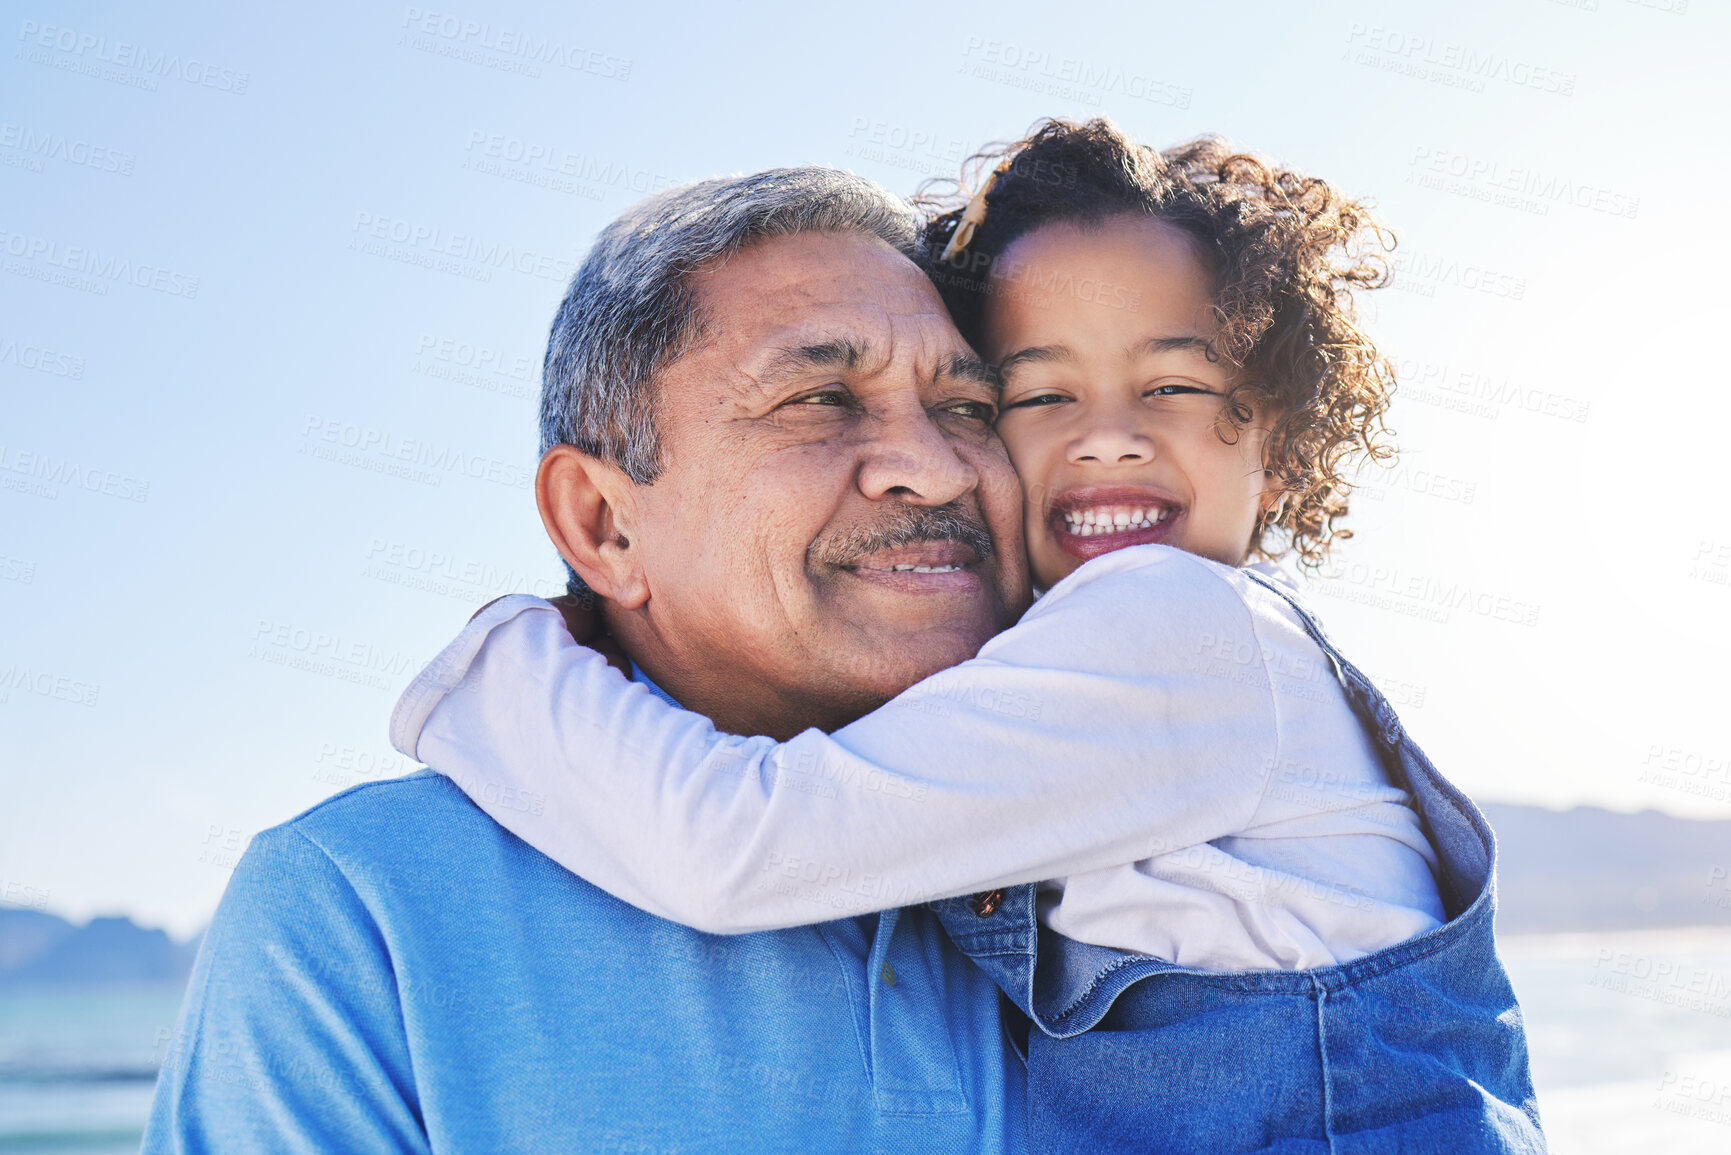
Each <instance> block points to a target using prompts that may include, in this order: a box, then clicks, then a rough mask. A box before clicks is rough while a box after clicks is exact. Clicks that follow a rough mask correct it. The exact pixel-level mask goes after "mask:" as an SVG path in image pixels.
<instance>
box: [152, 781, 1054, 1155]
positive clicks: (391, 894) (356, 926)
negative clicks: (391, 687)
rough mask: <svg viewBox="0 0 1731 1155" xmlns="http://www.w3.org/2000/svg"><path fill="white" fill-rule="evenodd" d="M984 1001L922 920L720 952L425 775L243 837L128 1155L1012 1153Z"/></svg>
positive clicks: (1010, 1096) (809, 931) (738, 939)
mask: <svg viewBox="0 0 1731 1155" xmlns="http://www.w3.org/2000/svg"><path fill="white" fill-rule="evenodd" d="M1025 1080H1026V1071H1025V1068H1024V1067H1023V1065H1022V1062H1021V1060H1020V1059H1019V1058H1018V1057H1017V1055H1016V1053H1015V1051H1014V1049H1013V1048H1012V1046H1011V1045H1010V1043H1009V1041H1008V1039H1007V1037H1006V1033H1005V1031H1004V1029H1003V1023H1002V1020H1001V1015H1000V1003H999V996H998V989H997V987H996V986H994V985H993V983H992V981H991V979H989V978H987V977H986V975H985V974H984V973H983V972H981V971H980V969H979V968H978V967H976V966H975V965H974V964H973V963H971V962H970V961H968V959H967V958H965V957H964V956H963V955H961V954H960V953H959V952H958V951H957V950H956V949H955V947H954V946H952V945H951V943H950V941H949V939H948V938H947V937H946V936H945V934H944V932H943V930H942V929H941V928H940V927H939V925H938V923H937V921H936V919H935V917H934V916H933V915H932V914H931V913H930V912H929V911H927V910H925V909H922V908H910V909H907V910H901V911H889V912H887V913H885V914H883V915H882V916H880V917H879V919H878V921H877V922H876V924H875V926H874V925H873V924H872V923H871V921H869V920H864V921H862V920H855V919H843V920H840V921H837V922H832V923H825V924H821V925H818V926H810V927H800V928H797V929H793V930H785V931H774V932H768V933H763V934H751V935H739V936H731V937H723V936H714V935H706V934H703V933H700V932H698V931H694V930H689V929H687V928H685V927H682V926H678V925H676V924H674V923H671V922H667V921H664V920H662V919H659V918H656V917H654V916H653V915H648V914H644V913H643V912H641V911H639V910H637V909H635V908H633V907H630V906H627V905H626V904H624V903H622V902H619V901H618V900H616V899H614V898H612V897H610V896H608V895H607V894H605V893H603V892H602V891H600V890H597V889H596V888H595V887H593V886H591V885H589V884H588V883H586V882H584V881H583V880H582V879H580V878H578V877H577V876H575V875H573V874H571V873H570V872H568V871H566V870H564V869H563V868H562V867H560V866H558V865H556V864H555V863H554V862H552V861H551V860H550V859H548V858H546V857H545V856H543V855H542V854H541V853H540V852H538V851H536V850H533V849H531V848H530V847H529V846H528V845H527V844H525V843H524V842H522V841H520V840H519V839H518V838H516V837H515V836H514V835H512V834H510V833H509V832H507V831H506V830H504V829H503V828H502V827H500V826H499V825H498V824H497V823H495V822H494V821H493V820H492V819H491V818H489V817H487V815H486V814H484V813H483V812H482V811H481V810H479V809H478V808H477V807H476V806H475V805H474V803H472V802H470V801H469V799H468V797H467V796H466V795H465V794H464V793H463V791H462V790H461V789H459V788H458V787H457V786H456V785H454V784H453V783H452V782H451V781H449V780H448V779H446V778H444V777H442V776H440V775H438V774H434V773H432V772H430V771H422V772H420V773H418V774H413V775H410V776H408V777H406V778H397V779H391V780H388V781H383V782H373V783H367V784H364V785H360V786H356V787H354V788H353V789H350V790H347V791H345V792H343V793H341V794H338V795H336V796H334V797H332V798H330V799H328V800H326V801H324V802H322V803H320V804H319V805H317V806H315V807H313V808H312V809H311V810H308V811H307V812H306V813H304V814H302V815H300V816H299V817H297V818H295V819H293V820H291V821H289V822H287V823H285V824H283V825H281V826H278V827H275V828H273V829H270V830H266V831H264V832H263V833H261V834H260V835H258V837H256V838H255V839H253V842H252V845H251V847H250V848H249V849H248V850H247V852H246V855H245V856H244V857H243V858H242V860H241V862H240V864H239V865H238V866H237V867H236V868H235V872H234V877H233V880H232V881H231V882H230V884H229V887H228V891H227V893H226V894H225V895H224V897H223V900H222V904H221V906H220V907H219V908H218V910H217V913H216V917H215V920H214V921H213V922H212V924H211V927H210V930H209V932H208V933H207V934H206V936H205V940H204V945H203V947H202V949H201V950H200V953H199V959H198V963H197V966H196V967H195V969H194V971H193V976H192V982H191V985H190V987H189V989H188V992H187V996H186V1003H185V1005H184V1007H183V1008H182V1010H181V1018H180V1023H179V1026H178V1028H177V1030H176V1038H175V1041H174V1044H173V1046H172V1048H171V1050H170V1053H169V1055H168V1057H167V1060H166V1062H165V1063H164V1066H163V1071H162V1077H161V1080H160V1082H159V1083H158V1085H157V1091H156V1100H155V1103H154V1105H153V1108H152V1112H151V1118H150V1123H149V1126H148V1128H147V1130H146V1132H145V1139H144V1150H145V1151H146V1152H166V1151H186V1152H207V1151H208V1152H224V1153H227V1152H236V1151H247V1152H279V1151H281V1152H289V1151H293V1152H308V1153H313V1152H317V1153H319V1155H327V1153H329V1152H335V1151H341V1152H345V1153H355V1155H360V1153H364V1152H385V1151H389V1152H400V1151H411V1152H423V1151H424V1152H443V1151H450V1152H464V1153H474V1152H519V1151H520V1152H533V1153H535V1155H544V1153H546V1152H562V1151H610V1152H652V1151H653V1152H675V1151H677V1152H699V1151H750V1152H779V1151H785V1152H801V1153H804V1152H812V1151H873V1152H879V1151H881V1152H905V1151H942V1152H949V1151H954V1152H1012V1151H1014V1152H1020V1151H1024V1150H1025V1149H1026V1105H1025V1101H1024V1093H1025V1092H1024V1088H1025Z"/></svg>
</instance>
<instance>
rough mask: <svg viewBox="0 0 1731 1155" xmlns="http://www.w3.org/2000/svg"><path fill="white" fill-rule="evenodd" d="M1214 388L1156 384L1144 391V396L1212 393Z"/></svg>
mask: <svg viewBox="0 0 1731 1155" xmlns="http://www.w3.org/2000/svg"><path fill="white" fill-rule="evenodd" d="M1212 392H1214V390H1212V389H1203V388H1201V387H1199V386H1196V385H1156V386H1154V388H1152V389H1150V390H1148V392H1146V393H1144V394H1143V396H1144V397H1176V396H1178V395H1179V394H1180V393H1212Z"/></svg>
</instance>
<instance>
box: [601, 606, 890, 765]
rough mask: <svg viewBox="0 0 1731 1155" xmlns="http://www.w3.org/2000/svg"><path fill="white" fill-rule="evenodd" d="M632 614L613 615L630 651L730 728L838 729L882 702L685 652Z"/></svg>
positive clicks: (677, 694)
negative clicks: (645, 627) (785, 681)
mask: <svg viewBox="0 0 1731 1155" xmlns="http://www.w3.org/2000/svg"><path fill="white" fill-rule="evenodd" d="M638 625H639V623H637V622H634V621H630V620H620V621H613V620H611V619H610V620H609V626H610V628H611V629H612V631H613V633H614V637H615V638H616V639H617V640H618V642H619V643H620V645H621V646H622V647H623V648H624V650H625V653H626V656H627V657H629V658H630V659H631V661H632V663H633V665H635V666H636V667H637V669H638V670H640V671H641V672H642V673H643V674H644V675H645V676H646V677H647V678H648V679H649V680H650V681H651V682H652V683H654V684H655V685H656V686H657V687H659V688H660V689H661V691H662V692H663V693H665V694H666V695H667V696H668V697H670V698H672V699H673V700H674V701H675V702H677V703H678V704H679V705H680V706H681V707H682V708H684V709H687V710H691V711H693V712H695V713H698V714H702V715H704V716H705V717H707V718H708V719H709V720H710V721H711V722H713V723H715V728H716V729H717V730H721V731H723V732H724V733H728V734H765V735H768V736H769V737H771V738H774V739H775V740H776V741H778V742H785V741H786V740H788V739H789V738H792V737H793V736H794V735H795V734H798V733H800V732H801V731H804V730H809V729H812V728H813V727H816V728H817V729H819V730H823V731H825V732H828V731H831V730H838V729H840V728H841V727H843V726H845V725H847V724H848V723H849V722H852V721H853V720H854V719H856V718H859V717H861V716H862V715H865V714H868V713H870V712H871V711H872V710H875V709H876V708H877V707H878V706H880V705H882V704H883V703H882V701H880V700H872V701H864V700H853V699H854V698H856V697H857V694H856V695H850V694H848V693H847V692H846V690H845V689H843V688H836V687H825V686H811V687H803V686H802V687H790V686H785V685H780V684H778V683H777V682H776V681H774V680H772V679H768V678H765V677H763V676H762V675H761V673H760V672H758V671H754V670H751V669H749V668H746V667H744V666H741V665H738V664H736V663H735V662H734V661H730V660H729V656H728V655H721V654H714V653H698V652H681V651H678V650H675V649H674V648H673V647H670V646H668V645H665V644H663V639H662V638H661V637H660V636H659V635H658V634H656V633H655V632H653V631H648V630H642V629H639V628H636V627H637V626H638Z"/></svg>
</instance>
